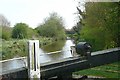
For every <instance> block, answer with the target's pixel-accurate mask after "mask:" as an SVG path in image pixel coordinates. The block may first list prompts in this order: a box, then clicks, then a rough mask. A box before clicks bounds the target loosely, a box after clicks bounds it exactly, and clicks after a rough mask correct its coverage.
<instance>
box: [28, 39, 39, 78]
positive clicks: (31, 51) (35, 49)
mask: <svg viewBox="0 0 120 80" xmlns="http://www.w3.org/2000/svg"><path fill="white" fill-rule="evenodd" d="M39 54H40V53H39V40H29V41H28V76H29V78H30V80H40V62H39Z"/></svg>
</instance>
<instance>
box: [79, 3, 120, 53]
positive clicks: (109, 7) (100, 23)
mask: <svg viewBox="0 0 120 80" xmlns="http://www.w3.org/2000/svg"><path fill="white" fill-rule="evenodd" d="M79 14H80V13H79ZM80 15H82V16H84V17H85V18H83V19H82V23H84V24H85V25H83V27H82V29H81V31H80V37H81V38H82V39H84V40H85V41H88V42H90V43H91V44H92V46H93V51H96V50H102V49H106V48H113V47H118V46H120V27H119V26H120V2H111V3H110V2H106V3H101V2H96V3H92V2H87V3H85V13H84V14H80Z"/></svg>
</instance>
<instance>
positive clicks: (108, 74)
mask: <svg viewBox="0 0 120 80" xmlns="http://www.w3.org/2000/svg"><path fill="white" fill-rule="evenodd" d="M119 65H120V62H115V63H112V64H107V65H103V66H99V67H95V68H91V69H86V70H81V71H78V72H75V73H74V74H75V75H88V76H98V77H105V78H120V69H119V68H120V66H119Z"/></svg>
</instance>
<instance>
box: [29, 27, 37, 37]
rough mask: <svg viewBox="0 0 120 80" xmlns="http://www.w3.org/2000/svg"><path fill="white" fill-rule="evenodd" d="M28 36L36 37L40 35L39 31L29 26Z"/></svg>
mask: <svg viewBox="0 0 120 80" xmlns="http://www.w3.org/2000/svg"><path fill="white" fill-rule="evenodd" d="M27 37H28V38H35V37H38V33H37V31H36V30H34V29H32V28H30V27H28V29H27Z"/></svg>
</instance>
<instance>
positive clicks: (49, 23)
mask: <svg viewBox="0 0 120 80" xmlns="http://www.w3.org/2000/svg"><path fill="white" fill-rule="evenodd" d="M36 30H37V32H38V33H39V35H40V36H45V37H52V38H64V37H65V30H64V24H63V20H62V18H61V17H59V16H58V14H57V13H52V14H50V17H48V18H46V19H45V21H44V23H43V24H42V25H39V26H38V27H37V28H36Z"/></svg>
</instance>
